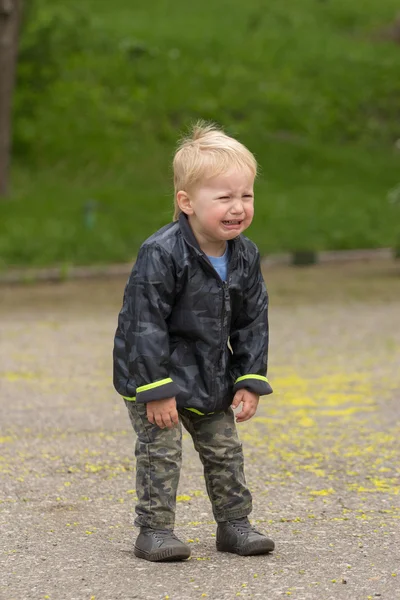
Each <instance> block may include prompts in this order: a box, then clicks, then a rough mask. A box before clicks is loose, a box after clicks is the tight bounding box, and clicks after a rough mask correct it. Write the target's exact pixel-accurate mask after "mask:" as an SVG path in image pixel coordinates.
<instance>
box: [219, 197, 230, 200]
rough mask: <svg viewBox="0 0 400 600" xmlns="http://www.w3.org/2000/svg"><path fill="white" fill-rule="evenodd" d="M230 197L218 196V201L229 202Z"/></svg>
mask: <svg viewBox="0 0 400 600" xmlns="http://www.w3.org/2000/svg"><path fill="white" fill-rule="evenodd" d="M230 198H231V197H230V196H219V198H218V200H230Z"/></svg>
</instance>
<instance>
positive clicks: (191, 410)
mask: <svg viewBox="0 0 400 600" xmlns="http://www.w3.org/2000/svg"><path fill="white" fill-rule="evenodd" d="M185 410H190V412H193V413H195V414H196V415H201V416H202V417H204V416H205V415H213V414H214V413H213V412H211V413H202V412H200V411H199V410H197V408H188V407H187V406H185Z"/></svg>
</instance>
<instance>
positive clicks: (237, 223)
mask: <svg viewBox="0 0 400 600" xmlns="http://www.w3.org/2000/svg"><path fill="white" fill-rule="evenodd" d="M222 223H223V224H224V225H228V226H229V225H236V226H239V225H241V224H242V220H238V219H236V220H232V221H222Z"/></svg>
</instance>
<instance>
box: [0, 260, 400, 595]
mask: <svg viewBox="0 0 400 600" xmlns="http://www.w3.org/2000/svg"><path fill="white" fill-rule="evenodd" d="M266 280H267V283H268V286H269V291H270V296H271V354H270V356H271V361H270V371H269V376H270V379H271V382H272V383H273V387H274V388H275V394H274V395H273V396H270V397H268V398H265V399H263V400H262V403H261V407H260V410H259V412H258V413H257V415H256V417H255V418H253V420H252V421H250V422H248V423H246V424H242V425H241V426H240V433H241V437H242V440H243V442H244V447H245V455H246V464H247V479H248V483H249V485H250V487H251V489H252V490H253V492H254V500H255V510H254V513H253V518H254V521H255V522H257V523H258V524H259V527H260V529H262V530H265V531H267V532H268V533H269V534H270V535H271V536H272V537H273V538H274V539H275V540H276V542H277V550H276V552H275V553H274V554H273V555H271V556H269V557H253V558H240V557H236V556H233V555H232V556H231V555H224V554H220V553H218V554H217V553H216V551H215V538H214V533H215V524H214V523H213V521H212V515H211V511H210V507H209V503H208V499H207V497H206V493H205V487H204V484H203V480H202V473H201V466H200V463H199V461H198V459H197V456H196V453H195V451H194V450H193V448H192V445H191V442H190V440H189V439H188V438H187V437H186V438H185V448H184V466H183V474H182V478H181V484H180V490H179V497H178V514H177V532H178V534H179V535H180V536H181V537H182V539H184V540H186V541H189V543H190V544H191V546H192V552H193V557H192V559H191V560H190V561H188V562H187V563H185V564H161V565H152V564H149V563H146V562H145V561H139V560H138V559H136V558H135V557H134V556H133V554H132V540H133V538H134V534H135V530H134V528H133V527H132V524H131V516H130V512H131V508H132V506H133V504H134V498H135V490H134V487H135V479H134V463H133V441H134V440H133V434H132V433H131V429H130V424H129V422H128V417H127V414H126V409H125V407H124V405H123V403H122V402H121V401H120V400H119V398H118V397H117V395H116V394H115V393H114V391H113V388H112V384H111V349H112V336H113V332H114V329H115V324H116V315H117V312H118V310H119V306H120V302H121V296H122V288H123V284H124V282H123V281H122V280H119V279H113V280H110V281H97V282H94V281H92V282H69V283H68V282H67V283H64V284H58V285H45V284H43V285H39V286H27V287H0V532H1V533H0V598H2V599H4V600H42V599H45V598H49V599H51V600H94V599H95V600H114V599H115V600H116V599H122V600H130V599H133V598H136V599H140V600H147V599H148V600H164V599H167V598H169V599H171V600H191V599H201V598H210V599H214V600H232V599H233V598H236V597H244V598H260V599H262V600H274V599H275V598H277V599H278V598H286V597H290V598H293V600H331V599H335V600H337V599H342V598H343V599H346V600H367V599H371V598H372V599H375V598H381V599H384V600H399V599H400V567H399V565H400V543H399V539H400V469H399V464H400V265H395V264H393V263H389V262H388V263H386V262H384V261H379V263H369V264H365V265H364V264H362V265H360V264H359V265H347V266H345V267H340V266H338V265H336V266H331V267H323V268H322V267H316V268H313V269H283V270H279V269H275V270H274V269H272V270H269V271H267V272H266Z"/></svg>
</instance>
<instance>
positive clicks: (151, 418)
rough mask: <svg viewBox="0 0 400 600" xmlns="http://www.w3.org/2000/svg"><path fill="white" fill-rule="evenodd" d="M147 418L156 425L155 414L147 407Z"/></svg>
mask: <svg viewBox="0 0 400 600" xmlns="http://www.w3.org/2000/svg"><path fill="white" fill-rule="evenodd" d="M147 419H148V421H149V422H150V423H151V424H152V425H154V414H153V413H152V412H151V410H149V409H147Z"/></svg>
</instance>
